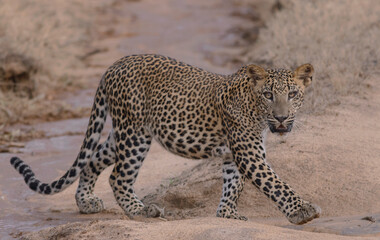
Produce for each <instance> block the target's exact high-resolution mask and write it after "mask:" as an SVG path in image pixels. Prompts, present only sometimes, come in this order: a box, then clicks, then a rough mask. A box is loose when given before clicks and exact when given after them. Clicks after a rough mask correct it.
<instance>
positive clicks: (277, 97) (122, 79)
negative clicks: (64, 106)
mask: <svg viewBox="0 0 380 240" xmlns="http://www.w3.org/2000/svg"><path fill="white" fill-rule="evenodd" d="M313 73H314V68H313V66H312V65H311V64H309V63H306V64H303V65H300V66H299V67H297V68H296V69H295V70H294V71H292V70H287V69H282V68H278V69H277V68H269V69H264V68H263V67H260V66H258V65H254V64H249V65H244V66H242V67H240V68H239V69H238V70H237V71H236V72H235V73H232V74H224V75H223V74H217V73H212V72H209V71H206V70H203V69H202V68H199V67H194V66H192V65H189V64H186V63H183V62H181V61H177V60H175V59H174V58H170V57H166V56H163V55H157V54H138V55H130V56H125V57H123V58H121V59H119V60H118V61H116V62H115V63H114V64H113V65H111V66H110V67H109V68H108V69H107V70H106V72H105V73H104V74H103V76H102V78H101V80H100V83H99V86H98V88H97V90H96V94H95V97H94V103H93V106H92V110H91V115H90V118H89V123H88V127H87V130H86V133H85V137H84V140H83V143H82V145H81V148H80V150H79V153H78V155H77V157H76V159H75V161H74V163H73V164H72V165H71V167H70V168H69V169H68V170H67V172H66V173H65V174H64V175H63V176H62V177H60V178H59V179H57V180H55V181H53V182H51V183H44V182H41V181H40V180H39V179H37V178H36V176H35V173H34V172H33V171H32V169H31V168H30V166H29V165H28V164H26V163H25V162H24V161H23V160H21V159H20V158H19V157H12V158H11V160H10V163H11V164H12V165H13V167H14V168H15V169H16V170H17V171H18V172H19V173H20V174H21V175H22V176H23V178H24V181H25V183H26V184H27V185H28V187H29V188H30V189H31V190H33V191H35V192H37V193H39V194H45V195H51V194H56V193H59V192H61V191H63V190H64V189H66V188H67V187H68V186H70V185H71V184H73V183H74V181H76V180H77V179H78V178H79V185H78V188H77V191H76V194H75V199H76V202H77V206H78V208H79V211H80V212H81V213H86V214H89V213H98V212H100V211H103V210H104V204H103V201H102V199H100V198H99V197H98V196H96V195H95V194H94V187H95V183H96V181H97V179H98V176H99V174H100V173H101V172H102V171H103V170H104V169H106V168H107V167H108V166H111V165H114V166H113V170H112V173H111V175H110V177H109V184H110V186H111V188H112V190H113V194H114V197H115V199H116V201H117V203H118V205H119V206H120V207H121V209H122V210H123V211H124V213H125V214H126V215H127V216H130V217H131V218H133V217H134V216H136V215H139V214H142V212H143V211H144V209H146V208H147V206H145V205H144V203H143V202H142V201H141V200H140V199H139V198H138V197H137V195H136V193H135V191H134V187H133V185H134V183H135V181H136V178H137V176H138V173H139V170H140V168H141V167H142V164H143V161H144V159H145V157H146V155H147V153H148V151H149V147H150V145H151V144H152V141H153V140H155V141H157V142H158V143H159V144H160V145H162V146H163V147H164V148H165V149H166V150H168V151H169V152H171V153H174V154H176V155H179V156H181V157H185V158H189V159H210V158H220V159H222V160H221V161H222V164H221V165H222V176H223V185H222V195H221V198H220V203H219V205H218V208H217V211H216V216H217V217H222V218H230V219H239V220H247V218H246V217H245V216H242V215H240V214H239V212H238V209H237V202H238V199H239V197H240V195H241V193H242V191H243V188H244V184H245V182H250V183H252V184H253V185H254V186H255V187H256V188H257V189H258V190H259V191H260V192H262V193H263V194H264V195H265V196H266V197H267V198H268V199H269V201H271V202H272V203H273V204H274V205H275V206H277V208H278V209H279V210H280V211H281V212H282V213H283V215H284V216H285V217H286V218H287V219H288V221H289V222H290V223H293V224H304V223H307V222H309V221H311V220H313V219H315V218H318V217H319V216H320V214H321V209H320V207H318V206H317V205H315V204H313V203H311V202H309V201H306V200H304V199H303V198H301V196H300V195H299V194H298V193H296V192H295V190H293V189H292V188H291V187H290V186H289V185H288V184H287V183H285V182H284V181H283V180H281V179H280V177H278V175H277V174H276V173H275V172H274V171H273V169H272V168H271V166H270V165H269V164H268V163H267V160H266V150H265V137H266V135H267V133H268V132H271V133H273V134H276V135H284V134H287V133H289V132H291V130H292V127H293V125H294V124H293V123H294V121H295V115H296V112H297V110H298V109H299V108H300V107H301V106H302V105H303V102H304V97H305V91H306V88H307V87H308V86H310V85H311V83H312V77H313ZM108 114H109V115H110V116H111V120H112V128H111V130H110V132H109V134H108V137H107V139H106V140H105V141H104V142H103V143H99V141H100V137H101V133H102V130H103V127H104V124H105V121H106V118H107V115H108Z"/></svg>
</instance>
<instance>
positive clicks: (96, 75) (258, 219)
mask: <svg viewBox="0 0 380 240" xmlns="http://www.w3.org/2000/svg"><path fill="white" fill-rule="evenodd" d="M162 2H163V1H160V4H158V3H157V1H153V0H147V1H136V2H134V1H131V2H121V1H116V3H117V4H115V5H114V6H113V8H111V9H107V10H104V12H103V13H102V14H103V15H99V16H98V17H99V18H100V20H99V21H100V22H102V21H101V19H103V18H104V19H108V20H107V21H105V20H104V22H103V25H101V26H100V30H101V31H100V32H101V36H100V38H99V39H97V40H96V42H95V43H94V46H95V47H96V48H99V49H107V51H103V52H101V53H99V54H95V55H93V56H92V57H90V58H89V59H88V64H89V68H88V69H87V70H85V72H84V73H83V74H84V76H91V77H92V78H91V79H89V83H88V84H89V86H90V87H89V89H88V90H85V91H81V92H78V93H75V94H70V95H68V96H67V99H68V101H69V102H70V103H72V104H76V105H80V106H90V105H91V102H92V96H93V94H94V92H95V86H96V84H97V83H98V81H99V80H98V79H100V76H101V74H102V72H103V71H104V70H105V68H106V67H107V66H108V65H110V64H112V62H114V61H115V60H116V59H118V58H120V57H122V56H124V55H128V54H132V53H160V54H164V55H168V56H171V57H174V58H177V59H180V60H182V61H185V62H187V63H190V64H192V65H196V66H200V67H202V68H204V69H207V70H209V71H213V72H218V73H230V72H233V71H234V70H235V69H227V68H225V67H221V66H220V65H219V66H216V65H215V61H216V60H215V58H218V57H223V56H224V55H223V51H225V50H223V51H222V52H221V51H219V50H220V49H221V48H223V47H224V45H223V44H224V43H223V41H221V39H223V34H221V33H225V32H228V30H229V29H230V28H231V27H233V26H235V25H236V24H243V22H244V19H242V18H237V17H233V16H232V15H231V14H230V13H231V7H232V5H231V6H224V5H223V2H222V1H220V0H213V1H194V2H193V3H192V4H191V5H190V4H188V3H186V1H169V0H165V2H167V3H170V7H169V5H165V4H163V3H162ZM110 16H113V17H110ZM226 16H227V17H226ZM109 19H111V20H109ZM103 28H104V29H103ZM110 46H112V47H110ZM231 51H232V50H231ZM210 59H211V60H212V61H211V60H210ZM317 71H318V69H317ZM377 78H378V77H377ZM315 81H318V79H317V78H316V79H315ZM365 86H366V87H365V88H364V89H363V88H362V89H361V90H360V91H359V92H358V93H356V94H355V95H351V96H345V97H342V98H340V104H335V105H331V106H329V108H328V109H326V110H325V111H324V112H323V113H319V114H305V113H304V114H302V115H300V116H299V118H298V122H299V124H298V125H299V127H298V128H296V129H295V130H294V131H293V132H292V133H291V134H290V135H289V136H287V137H286V138H278V137H274V136H273V135H270V136H269V139H268V144H267V153H268V154H267V156H268V160H269V162H270V163H271V165H272V167H273V168H274V170H275V171H276V172H277V174H278V175H279V176H280V177H281V178H282V179H284V180H285V181H286V182H288V183H289V184H290V185H291V186H292V187H293V188H294V189H296V191H297V192H299V193H300V194H301V195H302V196H304V198H306V199H307V200H310V201H312V202H314V203H316V204H318V205H319V206H320V207H321V208H322V211H323V214H322V218H321V219H318V220H315V221H313V222H312V223H311V224H307V225H305V226H301V227H294V226H291V225H290V224H289V223H288V222H287V221H286V219H285V218H284V217H282V215H281V214H280V213H279V212H278V210H276V209H275V207H274V206H273V205H271V204H270V202H269V201H268V200H267V199H266V198H265V196H263V195H262V194H261V193H259V192H258V191H257V190H256V189H255V188H254V187H253V186H247V187H246V188H245V191H244V193H243V195H242V198H241V200H240V202H239V203H240V205H239V208H240V212H241V213H242V214H243V215H245V216H247V217H248V218H249V219H250V220H249V221H248V222H239V221H233V220H224V219H217V218H215V217H214V215H215V210H216V207H217V203H218V201H219V195H220V191H221V170H220V169H219V170H218V164H219V163H218V162H217V161H215V162H210V161H204V162H200V161H191V160H186V159H183V158H180V157H177V156H173V155H171V154H170V153H167V152H166V151H164V150H163V149H162V148H161V147H160V146H158V145H157V144H153V146H152V148H151V150H150V153H149V155H148V158H147V159H146V161H145V162H144V166H143V168H142V170H141V172H140V174H139V178H138V180H137V182H136V192H137V194H138V195H139V196H140V198H143V197H144V196H147V195H148V196H149V197H147V198H146V201H153V202H159V203H160V204H162V205H163V206H166V207H167V211H168V212H169V213H170V214H171V219H173V221H168V222H162V221H160V220H157V219H144V218H139V219H135V221H132V220H129V219H128V218H127V217H125V216H124V215H123V213H122V211H121V209H119V207H118V206H117V204H116V202H115V200H114V199H113V194H112V191H111V189H110V187H109V185H108V175H109V172H110V171H111V169H107V170H106V171H105V172H104V173H103V174H102V175H101V177H100V179H99V181H98V184H97V187H96V190H95V191H96V192H97V195H99V196H100V197H101V198H102V199H103V200H104V202H105V205H106V208H107V210H106V211H105V212H103V213H100V214H94V215H81V214H79V213H78V211H77V207H76V204H75V199H74V193H75V189H76V186H71V187H70V188H69V189H67V190H66V191H64V192H63V193H61V194H58V195H54V196H48V197H46V196H39V195H36V194H34V193H32V192H31V191H29V190H27V189H26V187H25V186H24V183H23V181H22V179H21V177H19V176H18V174H17V173H16V172H15V171H13V170H12V169H11V166H10V165H9V163H8V159H9V158H10V157H11V156H12V155H13V154H12V155H11V154H1V155H0V157H1V161H0V181H1V185H0V196H1V199H0V209H2V210H1V212H0V236H1V237H2V238H3V237H4V238H6V237H9V234H12V236H17V237H20V236H25V233H26V232H30V231H38V230H40V229H43V228H46V227H49V226H57V225H60V224H66V225H62V226H59V227H57V228H53V229H50V230H43V231H42V232H39V233H35V234H32V235H28V237H27V239H46V238H48V237H53V236H55V237H66V238H67V239H92V238H95V239H110V238H113V239H125V238H127V239H128V237H129V238H132V239H134V238H138V239H252V238H259V239H305V238H308V239H346V238H350V237H344V236H337V235H335V234H345V235H362V236H367V237H380V235H379V234H380V233H379V232H380V223H379V221H380V220H379V219H380V212H379V209H380V201H379V200H378V199H379V198H380V174H378V173H379V172H380V164H379V160H378V158H379V157H378V156H379V153H380V136H379V134H378V129H379V128H380V124H379V122H378V119H379V118H380V87H379V86H378V85H377V84H376V77H375V76H374V77H372V78H370V79H368V80H366V83H365ZM80 94H82V96H79V97H78V95H80ZM87 121H88V119H87V118H83V119H70V120H64V121H58V122H51V123H40V124H36V125H34V126H32V127H33V128H35V129H37V130H43V131H45V132H46V136H47V137H46V138H43V139H36V140H32V141H30V142H28V143H27V145H26V147H25V148H24V149H22V153H21V154H18V155H19V156H20V157H21V158H23V159H24V160H25V161H26V162H28V163H30V164H31V166H32V167H33V169H34V170H35V172H36V175H37V176H39V177H40V178H41V180H45V181H50V180H52V179H54V178H55V177H57V176H58V175H61V174H62V173H64V171H65V170H66V169H67V168H68V166H70V165H71V163H72V161H73V160H74V159H75V156H76V155H77V151H78V149H79V146H80V144H81V142H82V140H83V139H82V138H83V133H84V131H85V128H86V125H87ZM108 129H109V126H108ZM104 132H105V134H106V132H107V128H106V130H105V131H104ZM47 149H49V151H47ZM197 165H198V166H197ZM167 169H170V171H168V170H167ZM181 176H182V177H181ZM183 176H188V177H187V178H184V177H183ZM74 185H75V184H74ZM173 199H174V200H173ZM176 200H186V201H187V204H184V205H178V204H177V205H176V204H175V202H176ZM366 216H373V217H374V218H375V219H376V222H374V223H373V222H370V221H368V220H361V218H363V217H366ZM169 219H170V218H169ZM174 219H186V220H174ZM76 221H79V222H81V223H80V224H79V223H78V224H77V223H72V222H76ZM290 228H294V229H298V230H303V231H298V230H293V229H290ZM321 232H322V233H321ZM331 233H332V234H331ZM362 238H363V239H364V238H365V237H362Z"/></svg>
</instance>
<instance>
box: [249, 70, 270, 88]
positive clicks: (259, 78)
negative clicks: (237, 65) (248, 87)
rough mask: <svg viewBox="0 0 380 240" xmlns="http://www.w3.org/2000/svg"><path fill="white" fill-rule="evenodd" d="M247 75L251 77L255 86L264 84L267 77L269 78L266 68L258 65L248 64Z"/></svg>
mask: <svg viewBox="0 0 380 240" xmlns="http://www.w3.org/2000/svg"><path fill="white" fill-rule="evenodd" d="M247 75H248V77H249V78H250V79H252V81H253V84H254V86H255V88H258V87H260V86H262V85H263V84H264V82H265V79H267V78H268V73H267V72H266V71H265V69H264V68H262V67H259V66H256V65H248V66H247Z"/></svg>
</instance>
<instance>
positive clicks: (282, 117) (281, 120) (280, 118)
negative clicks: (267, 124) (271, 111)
mask: <svg viewBox="0 0 380 240" xmlns="http://www.w3.org/2000/svg"><path fill="white" fill-rule="evenodd" d="M288 117H289V116H274V118H275V119H276V120H277V121H278V122H279V123H283V122H284V121H285V120H286V119H288Z"/></svg>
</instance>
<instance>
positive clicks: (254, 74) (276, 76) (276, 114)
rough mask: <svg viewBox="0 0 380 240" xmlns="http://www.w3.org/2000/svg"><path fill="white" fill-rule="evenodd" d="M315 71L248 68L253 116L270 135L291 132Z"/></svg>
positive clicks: (307, 67)
mask: <svg viewBox="0 0 380 240" xmlns="http://www.w3.org/2000/svg"><path fill="white" fill-rule="evenodd" d="M313 72H314V68H313V66H312V65H311V64H303V65H301V66H300V67H298V68H297V69H296V70H295V71H294V72H293V71H290V70H285V69H267V70H265V69H263V68H261V67H259V66H256V65H249V66H247V75H248V76H249V78H250V79H251V80H252V81H253V83H254V92H255V108H256V114H259V115H260V116H263V119H264V121H266V124H267V126H268V127H269V129H270V131H271V132H272V133H280V134H281V135H282V134H283V133H287V132H290V131H291V130H292V127H293V123H294V120H295V114H296V112H297V110H298V109H299V108H300V107H301V106H302V103H303V101H304V92H305V88H306V87H308V86H309V85H310V84H311V82H312V75H313Z"/></svg>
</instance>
